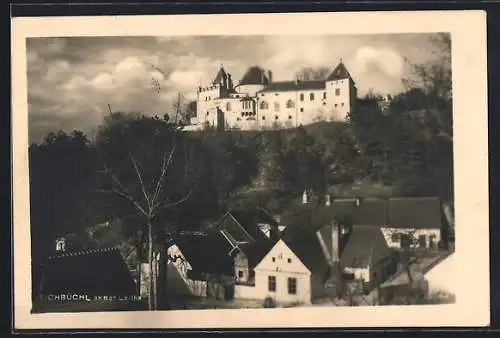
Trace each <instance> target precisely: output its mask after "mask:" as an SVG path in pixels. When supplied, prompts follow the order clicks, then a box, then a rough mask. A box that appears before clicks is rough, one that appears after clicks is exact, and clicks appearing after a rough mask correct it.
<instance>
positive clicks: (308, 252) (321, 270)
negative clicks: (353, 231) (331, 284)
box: [283, 232, 330, 280]
mask: <svg viewBox="0 0 500 338" xmlns="http://www.w3.org/2000/svg"><path fill="white" fill-rule="evenodd" d="M283 241H284V242H285V243H286V245H287V246H288V247H289V248H290V249H291V250H292V251H293V252H294V253H295V255H297V257H298V258H299V259H300V261H301V262H302V263H304V265H305V266H306V267H307V268H308V269H309V271H311V273H312V274H314V275H316V276H320V277H322V278H323V279H324V280H326V279H327V277H328V272H329V270H330V266H329V265H328V263H327V261H326V257H325V254H324V253H323V250H322V249H321V245H320V244H319V241H318V238H317V237H316V233H314V232H311V233H308V234H307V235H305V236H303V237H301V238H297V239H283Z"/></svg>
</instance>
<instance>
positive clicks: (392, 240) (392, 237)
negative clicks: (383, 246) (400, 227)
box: [391, 234, 400, 243]
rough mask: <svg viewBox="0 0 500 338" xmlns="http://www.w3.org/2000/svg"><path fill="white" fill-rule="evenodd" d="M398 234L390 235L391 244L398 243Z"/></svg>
mask: <svg viewBox="0 0 500 338" xmlns="http://www.w3.org/2000/svg"><path fill="white" fill-rule="evenodd" d="M399 237H400V236H399V234H392V235H391V242H393V243H396V242H399Z"/></svg>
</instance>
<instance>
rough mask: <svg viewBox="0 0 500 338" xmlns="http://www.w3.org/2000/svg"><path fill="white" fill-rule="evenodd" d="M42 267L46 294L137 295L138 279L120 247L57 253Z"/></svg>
mask: <svg viewBox="0 0 500 338" xmlns="http://www.w3.org/2000/svg"><path fill="white" fill-rule="evenodd" d="M42 270H43V285H42V293H43V294H46V295H47V294H62V293H75V294H80V295H89V296H123V295H134V294H136V284H135V281H134V279H133V277H132V275H131V274H130V271H129V270H128V268H127V265H126V264H125V262H124V260H123V257H122V256H121V254H120V251H119V250H118V249H117V248H108V249H94V250H87V251H81V252H65V253H60V254H56V255H54V256H51V257H49V258H48V259H47V260H46V262H45V264H44V266H43V268H42Z"/></svg>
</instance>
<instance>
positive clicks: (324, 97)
mask: <svg viewBox="0 0 500 338" xmlns="http://www.w3.org/2000/svg"><path fill="white" fill-rule="evenodd" d="M325 99H326V92H325V93H323V100H325Z"/></svg>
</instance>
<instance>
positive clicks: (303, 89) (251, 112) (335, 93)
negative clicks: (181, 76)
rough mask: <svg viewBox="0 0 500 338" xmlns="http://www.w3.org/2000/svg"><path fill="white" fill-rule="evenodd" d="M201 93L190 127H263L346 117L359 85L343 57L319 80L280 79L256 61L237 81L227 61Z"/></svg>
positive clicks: (240, 128) (243, 128)
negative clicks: (275, 77)
mask: <svg viewBox="0 0 500 338" xmlns="http://www.w3.org/2000/svg"><path fill="white" fill-rule="evenodd" d="M196 95H197V101H196V102H197V104H196V107H197V108H196V116H195V117H192V118H191V125H190V126H187V127H186V128H185V130H196V129H203V128H205V127H207V126H210V127H215V128H217V129H239V130H261V129H271V128H289V127H296V126H299V125H306V124H310V123H314V122H316V121H345V119H346V117H347V114H348V113H349V112H350V111H351V109H352V108H353V106H354V104H355V102H356V98H357V88H356V85H355V83H354V80H353V79H352V77H351V75H350V74H349V72H348V70H347V68H346V66H345V64H344V63H342V61H341V62H340V63H339V64H338V65H337V67H336V68H335V69H334V70H333V72H332V73H331V74H330V75H329V76H328V77H327V78H326V79H325V80H319V81H300V80H298V79H295V80H291V81H274V80H273V77H272V72H271V71H265V70H264V69H262V68H260V67H257V66H253V67H250V68H249V69H248V70H247V72H246V73H245V75H244V76H243V77H242V79H241V80H240V81H239V83H237V84H235V83H233V79H232V78H231V74H229V73H226V71H225V69H224V68H223V67H222V66H221V68H220V70H219V72H218V73H217V75H216V76H215V78H214V80H213V81H212V84H211V85H209V86H204V87H201V86H200V87H198V89H197V91H196Z"/></svg>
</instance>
